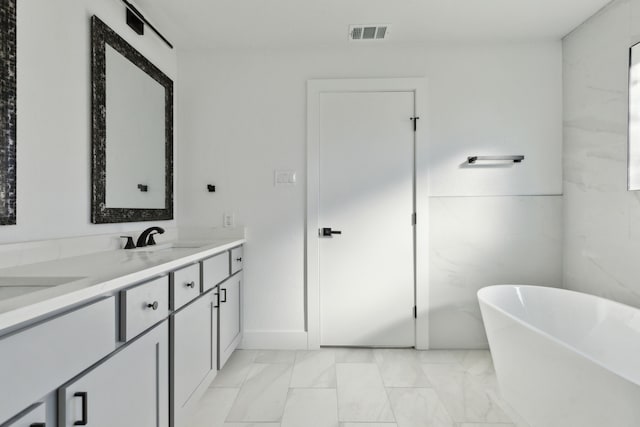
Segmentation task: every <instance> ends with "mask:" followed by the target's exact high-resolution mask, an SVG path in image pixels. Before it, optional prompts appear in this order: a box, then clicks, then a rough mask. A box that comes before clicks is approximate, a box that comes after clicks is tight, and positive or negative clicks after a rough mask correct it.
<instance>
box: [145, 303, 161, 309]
mask: <svg viewBox="0 0 640 427" xmlns="http://www.w3.org/2000/svg"><path fill="white" fill-rule="evenodd" d="M147 307H148V308H150V309H152V310H157V309H158V301H154V302H153V303H149V304H147Z"/></svg>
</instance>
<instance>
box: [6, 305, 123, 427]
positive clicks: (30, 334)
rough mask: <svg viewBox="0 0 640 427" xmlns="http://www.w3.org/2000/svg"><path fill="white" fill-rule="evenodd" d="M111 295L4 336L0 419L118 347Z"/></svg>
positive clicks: (10, 415) (10, 414)
mask: <svg viewBox="0 0 640 427" xmlns="http://www.w3.org/2000/svg"><path fill="white" fill-rule="evenodd" d="M116 339H117V337H116V305H115V298H114V297H109V298H105V299H102V300H100V301H98V302H96V303H93V304H90V305H87V306H84V307H82V308H79V309H77V310H74V311H71V312H69V313H64V314H62V315H60V316H57V317H54V318H52V319H50V320H46V321H44V322H42V323H39V324H36V325H34V326H31V327H29V328H26V329H23V330H21V331H17V332H15V333H13V334H11V335H8V336H6V337H4V338H1V339H0V359H1V360H2V363H0V384H2V385H3V387H8V388H7V389H6V390H4V391H5V392H3V393H2V398H1V399H0V423H2V422H4V421H6V420H7V419H8V418H9V417H12V416H14V415H15V414H16V413H18V412H19V411H21V410H23V409H24V408H26V407H28V406H29V405H31V404H32V403H33V402H35V401H37V400H38V399H40V398H42V396H44V395H46V394H47V393H49V392H50V391H51V390H53V389H55V388H56V387H58V386H59V385H60V384H62V383H64V382H65V381H67V380H68V379H69V378H72V377H73V376H74V375H77V374H79V373H80V372H82V371H83V370H85V369H87V368H88V367H89V366H91V365H93V364H94V363H96V362H97V361H98V360H100V359H101V358H103V357H104V356H106V355H107V354H109V353H111V352H112V351H113V350H115V347H116Z"/></svg>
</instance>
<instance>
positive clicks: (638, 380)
mask: <svg viewBox="0 0 640 427" xmlns="http://www.w3.org/2000/svg"><path fill="white" fill-rule="evenodd" d="M495 288H544V289H547V290H551V291H552V292H555V291H559V292H569V293H572V294H579V295H587V296H589V297H593V298H595V299H598V300H601V301H606V302H607V303H610V304H613V305H616V306H622V307H625V308H627V309H629V308H630V309H633V310H640V309H638V308H636V307H633V306H630V305H627V304H623V303H621V302H618V301H613V300H610V299H607V298H603V297H600V296H597V295H592V294H587V293H585V292H578V291H573V290H571V289H564V288H557V287H553V286H543V285H514V284H500V285H490V286H485V287H483V288H481V289H480V290H478V292H477V296H478V301H479V302H481V303H484V304H486V305H487V306H489V307H491V308H492V309H494V310H496V311H498V312H500V313H502V314H503V315H505V316H507V317H508V318H510V319H512V320H514V321H515V322H517V323H518V324H520V325H522V326H524V327H526V328H527V329H530V330H533V331H535V332H537V333H539V334H540V335H542V336H544V337H545V338H547V339H549V340H551V341H553V342H554V343H556V344H558V345H559V346H561V347H564V348H566V349H568V350H570V351H572V352H574V353H576V354H578V355H580V356H581V357H584V358H585V359H587V360H589V361H591V362H593V363H594V364H596V365H597V366H599V367H601V368H602V369H605V370H607V371H609V372H611V373H613V374H614V375H616V376H618V377H620V378H622V379H623V380H626V381H629V382H631V383H633V384H636V385H639V386H640V374H638V375H637V376H636V377H635V378H633V377H630V376H629V375H628V374H626V373H624V372H621V371H620V370H618V369H615V368H612V367H611V366H608V365H606V364H605V363H603V362H602V361H600V360H598V359H596V358H594V357H593V356H591V355H589V354H587V353H585V352H583V351H581V350H578V349H577V348H575V347H573V346H571V345H569V344H567V343H566V342H564V341H561V340H560V339H558V338H556V337H554V336H553V335H551V334H549V333H547V332H545V331H543V330H541V329H539V328H537V327H534V326H532V325H531V324H529V323H526V322H524V321H523V320H522V319H520V318H519V317H516V316H514V315H513V314H511V313H509V312H508V311H506V310H504V309H503V308H501V307H498V306H497V305H495V304H493V303H489V302H487V300H486V299H482V298H481V295H480V294H481V293H487V292H488V290H489V289H495ZM485 289H487V291H486V292H482V291H483V290H485ZM485 329H486V326H485ZM489 349H491V341H490V340H489Z"/></svg>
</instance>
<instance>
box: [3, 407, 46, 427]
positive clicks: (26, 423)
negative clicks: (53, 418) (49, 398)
mask: <svg viewBox="0 0 640 427" xmlns="http://www.w3.org/2000/svg"><path fill="white" fill-rule="evenodd" d="M46 416H47V414H46V407H45V404H44V403H42V402H38V403H34V404H33V405H31V406H30V407H29V408H27V409H26V410H25V411H24V412H22V413H21V414H19V415H18V416H16V417H15V418H13V419H11V420H9V421H7V422H6V423H5V424H2V425H1V426H2V427H47V423H46Z"/></svg>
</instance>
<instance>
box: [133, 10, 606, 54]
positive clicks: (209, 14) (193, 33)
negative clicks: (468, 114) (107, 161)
mask: <svg viewBox="0 0 640 427" xmlns="http://www.w3.org/2000/svg"><path fill="white" fill-rule="evenodd" d="M609 1H610V0H135V3H136V4H137V5H138V6H139V7H140V9H141V11H142V12H143V13H144V14H145V16H146V17H147V19H149V20H150V21H151V22H152V23H153V24H154V25H155V26H156V27H157V28H158V29H159V30H160V32H162V33H164V34H165V35H166V36H167V37H168V38H169V39H170V40H171V41H172V42H173V43H174V44H175V45H176V46H177V47H179V48H183V49H197V48H281V47H323V46H339V45H347V44H349V43H371V42H350V41H349V40H348V37H347V36H348V31H349V25H350V24H391V27H390V30H389V34H388V40H387V41H383V42H379V43H407V44H416V43H443V42H444V43H447V42H464V43H473V42H504V41H533V40H550V39H555V40H559V39H561V38H562V37H563V36H565V35H566V34H567V33H569V32H570V31H571V30H573V29H574V28H575V27H577V26H578V25H580V24H581V23H582V22H584V21H585V20H586V19H587V18H588V17H590V16H591V15H593V14H594V13H595V12H597V11H598V10H599V9H600V8H602V7H603V6H605V5H606V4H607V3H609Z"/></svg>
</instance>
